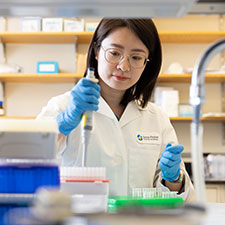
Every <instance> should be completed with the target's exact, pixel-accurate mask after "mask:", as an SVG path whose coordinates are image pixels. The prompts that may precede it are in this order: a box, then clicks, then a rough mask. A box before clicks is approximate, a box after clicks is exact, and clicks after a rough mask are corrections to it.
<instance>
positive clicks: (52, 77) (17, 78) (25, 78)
mask: <svg viewBox="0 0 225 225" xmlns="http://www.w3.org/2000/svg"><path fill="white" fill-rule="evenodd" d="M81 77H83V74H81V73H58V74H22V73H15V74H14V73H8V74H0V81H2V82H20V83H26V82H29V83H31V82H32V83H61V82H64V83H70V82H76V81H77V80H78V79H80V78H81ZM158 82H162V83H163V82H165V83H182V82H183V83H186V82H191V74H160V75H159V79H158ZM206 82H208V83H216V82H221V83H223V82H225V74H206Z"/></svg>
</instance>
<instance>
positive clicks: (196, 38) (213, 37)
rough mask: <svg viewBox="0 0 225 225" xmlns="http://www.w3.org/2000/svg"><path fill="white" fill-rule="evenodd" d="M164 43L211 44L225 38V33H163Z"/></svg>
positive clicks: (162, 39) (161, 34) (161, 35)
mask: <svg viewBox="0 0 225 225" xmlns="http://www.w3.org/2000/svg"><path fill="white" fill-rule="evenodd" d="M159 35H160V39H161V41H162V42H164V43H210V42H214V41H217V40H219V39H222V38H224V37H225V31H161V32H159Z"/></svg>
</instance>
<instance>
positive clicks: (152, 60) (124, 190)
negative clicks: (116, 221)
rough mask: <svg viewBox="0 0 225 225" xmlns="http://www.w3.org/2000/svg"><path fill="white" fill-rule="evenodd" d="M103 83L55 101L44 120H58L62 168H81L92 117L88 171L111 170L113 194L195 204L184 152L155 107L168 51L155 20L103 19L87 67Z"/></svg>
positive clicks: (84, 83)
mask: <svg viewBox="0 0 225 225" xmlns="http://www.w3.org/2000/svg"><path fill="white" fill-rule="evenodd" d="M88 67H93V68H94V69H95V76H96V78H97V79H98V80H99V82H98V84H96V83H93V82H91V81H90V80H88V79H86V78H85V76H86V73H85V75H84V78H82V79H80V80H79V82H78V83H77V84H76V85H75V86H74V87H73V89H72V90H71V91H70V92H67V93H65V94H63V95H60V96H57V97H54V98H52V99H51V100H50V101H49V103H48V105H47V106H46V107H44V108H43V110H42V112H41V113H40V114H39V116H38V119H49V118H54V119H56V120H57V123H58V129H59V131H60V134H59V140H58V144H59V145H58V147H59V155H60V157H61V159H62V165H63V166H80V165H81V157H82V141H81V129H82V125H81V123H80V121H81V118H82V114H83V113H84V112H85V111H87V110H92V111H94V113H93V131H92V134H91V138H90V143H89V145H88V149H87V166H90V167H100V166H102V167H106V173H107V178H109V179H110V194H113V195H128V194H131V190H132V188H135V187H143V188H144V187H162V189H163V190H170V191H177V192H178V193H179V194H180V196H182V197H183V198H184V200H186V201H191V200H192V199H193V197H194V190H193V186H192V183H191V181H190V178H189V176H188V174H187V172H186V170H185V168H184V163H183V162H182V160H181V152H182V151H183V146H182V145H178V143H177V137H176V134H175V131H174V129H173V127H172V125H171V123H170V121H169V119H168V117H167V116H166V114H165V113H164V112H162V111H161V109H160V108H159V107H157V106H156V105H154V104H153V103H151V102H150V97H151V95H152V91H153V88H154V86H155V83H156V80H157V77H158V74H159V71H160V68H161V45H160V40H159V36H158V33H157V30H156V27H155V25H154V23H153V21H152V20H151V19H103V20H102V21H101V22H100V23H99V26H98V27H97V29H96V31H95V33H94V35H93V38H92V40H91V43H90V46H89V50H88V56H87V68H88Z"/></svg>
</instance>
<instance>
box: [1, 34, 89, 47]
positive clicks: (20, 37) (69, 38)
mask: <svg viewBox="0 0 225 225" xmlns="http://www.w3.org/2000/svg"><path fill="white" fill-rule="evenodd" d="M92 35H93V32H8V31H7V32H0V37H1V41H2V42H3V43H11V44H29V43H30V44H32V43H35V44H42V43H45V44H72V43H75V42H76V41H77V42H78V43H80V44H82V43H89V42H90V40H91V38H92Z"/></svg>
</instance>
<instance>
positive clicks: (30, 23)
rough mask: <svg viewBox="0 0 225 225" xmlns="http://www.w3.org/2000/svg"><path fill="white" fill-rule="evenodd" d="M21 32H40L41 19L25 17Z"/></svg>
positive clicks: (22, 21)
mask: <svg viewBox="0 0 225 225" xmlns="http://www.w3.org/2000/svg"><path fill="white" fill-rule="evenodd" d="M21 31H23V32H40V31H41V17H24V18H22V20H21Z"/></svg>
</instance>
